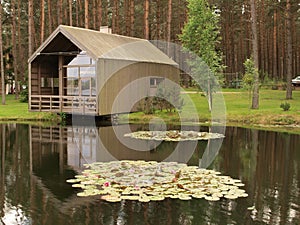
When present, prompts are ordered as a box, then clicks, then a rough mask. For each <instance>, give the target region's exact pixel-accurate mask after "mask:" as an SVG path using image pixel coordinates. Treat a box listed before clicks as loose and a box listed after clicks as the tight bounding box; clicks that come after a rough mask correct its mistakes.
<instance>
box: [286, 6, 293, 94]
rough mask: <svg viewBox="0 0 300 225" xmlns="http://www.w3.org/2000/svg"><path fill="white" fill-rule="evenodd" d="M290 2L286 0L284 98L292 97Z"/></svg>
mask: <svg viewBox="0 0 300 225" xmlns="http://www.w3.org/2000/svg"><path fill="white" fill-rule="evenodd" d="M291 20H292V16H291V2H290V0H286V43H287V58H286V65H287V70H286V82H287V85H286V99H292V97H293V96H292V94H293V90H292V76H293V75H292V73H293V64H292V63H293V61H292V57H293V51H292V31H291V29H292V25H291Z"/></svg>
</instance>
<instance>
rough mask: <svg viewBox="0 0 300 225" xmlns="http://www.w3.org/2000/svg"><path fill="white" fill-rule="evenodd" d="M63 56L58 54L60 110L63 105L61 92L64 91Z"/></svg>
mask: <svg viewBox="0 0 300 225" xmlns="http://www.w3.org/2000/svg"><path fill="white" fill-rule="evenodd" d="M63 60H64V59H63V56H62V55H60V56H58V79H59V101H60V103H59V105H60V107H59V108H60V111H61V112H62V106H63V98H62V97H63V93H64V77H63V65H64V62H63Z"/></svg>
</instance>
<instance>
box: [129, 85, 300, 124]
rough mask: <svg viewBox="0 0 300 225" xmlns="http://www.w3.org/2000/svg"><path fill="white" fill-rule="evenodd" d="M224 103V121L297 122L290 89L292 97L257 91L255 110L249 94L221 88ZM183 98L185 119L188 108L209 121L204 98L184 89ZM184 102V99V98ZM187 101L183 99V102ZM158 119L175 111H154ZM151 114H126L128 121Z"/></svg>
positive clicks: (299, 97) (299, 96)
mask: <svg viewBox="0 0 300 225" xmlns="http://www.w3.org/2000/svg"><path fill="white" fill-rule="evenodd" d="M222 93H223V96H224V102H225V105H226V117H227V122H228V123H244V124H264V125H293V124H297V125H300V91H299V90H295V91H293V99H292V100H285V94H286V92H285V91H282V90H260V99H259V109H256V110H254V109H251V99H249V93H248V92H247V91H245V90H242V89H224V90H222ZM182 97H183V98H184V99H185V100H186V99H187V98H190V99H191V100H192V102H193V104H194V106H193V105H192V104H190V103H188V104H185V105H184V107H183V110H182V115H183V117H184V118H185V119H186V120H187V121H188V120H189V118H191V112H192V108H196V110H197V113H198V115H199V119H200V122H204V121H210V119H211V113H210V112H209V110H208V103H207V99H206V97H205V96H204V95H203V93H201V92H197V91H195V90H188V96H187V95H182ZM185 102H186V101H185ZM285 102H288V103H289V104H290V106H291V108H290V110H289V111H283V109H282V108H280V104H281V103H285ZM186 103H187V102H186ZM155 116H159V117H161V118H162V119H166V120H169V121H170V120H171V121H176V120H177V121H178V120H179V119H178V115H177V113H160V112H158V113H156V114H155ZM152 117H153V115H144V114H143V113H137V114H132V115H130V118H131V119H132V120H136V121H137V120H139V118H140V119H141V118H142V120H144V121H147V120H148V119H149V118H152Z"/></svg>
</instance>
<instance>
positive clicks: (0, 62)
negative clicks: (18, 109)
mask: <svg viewBox="0 0 300 225" xmlns="http://www.w3.org/2000/svg"><path fill="white" fill-rule="evenodd" d="M2 13H3V9H2V3H1V1H0V34H2ZM0 66H1V92H2V93H1V95H2V105H5V94H6V93H5V78H4V62H3V40H2V35H0Z"/></svg>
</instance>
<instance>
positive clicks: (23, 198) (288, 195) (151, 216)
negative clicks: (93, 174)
mask: <svg viewBox="0 0 300 225" xmlns="http://www.w3.org/2000/svg"><path fill="white" fill-rule="evenodd" d="M173 129H174V127H173ZM104 130H105V129H104ZM53 132H54V130H53ZM65 135H67V132H65V133H63V135H61V138H62V137H65ZM68 135H70V134H68ZM58 136H59V135H58ZM91 136H93V135H91ZM27 137H29V128H28V125H20V124H18V125H13V124H11V125H1V124H0V148H1V151H0V154H1V155H0V156H1V165H0V217H1V218H3V216H4V214H5V212H4V211H3V208H4V204H7V203H9V205H10V206H14V207H15V208H19V209H22V212H23V214H22V215H21V214H20V215H19V216H22V218H23V220H25V219H26V218H27V219H28V218H29V219H30V220H32V221H33V224H58V225H59V224H110V223H114V222H116V221H117V220H119V221H126V223H127V224H162V223H163V224H207V223H215V224H221V222H224V221H226V222H227V223H237V224H247V223H248V224H251V223H253V219H255V220H257V223H262V222H264V223H269V224H272V223H277V221H280V223H282V224H299V210H298V209H299V202H300V185H299V181H300V170H299V168H300V165H299V164H300V152H299V146H300V138H299V135H290V134H284V133H277V132H270V131H258V130H251V129H242V128H234V127H232V128H230V127H229V128H227V129H226V138H225V139H224V141H223V145H222V148H221V149H220V152H219V155H218V156H217V158H216V159H215V160H214V162H213V164H212V166H211V168H213V169H216V170H218V171H220V172H222V173H223V174H227V175H230V176H232V177H236V178H240V179H241V180H242V181H243V182H244V183H245V184H246V187H245V189H246V191H247V193H249V197H248V198H246V199H239V200H238V201H227V200H221V201H220V202H216V203H211V202H208V201H205V200H193V201H180V200H172V199H167V200H165V201H162V202H150V203H146V204H145V203H139V202H131V201H125V202H122V203H120V204H111V203H108V202H104V201H100V200H98V199H97V198H95V197H94V198H80V199H78V198H77V197H76V193H74V195H70V197H68V198H65V199H63V200H59V198H58V197H57V196H56V195H55V194H53V192H52V190H51V188H49V187H51V185H49V183H52V184H55V182H56V183H57V187H58V189H59V187H60V189H64V187H61V186H60V184H59V183H61V182H62V181H59V179H57V176H61V175H62V174H63V173H67V172H66V170H65V169H66V168H68V166H67V160H66V158H64V159H63V158H59V156H58V155H57V154H58V153H61V152H62V153H64V157H66V150H67V149H66V147H63V148H62V149H61V150H59V149H60V148H59V142H52V143H48V144H46V143H45V144H32V143H30V141H29V138H27ZM86 138H88V137H86ZM56 139H57V137H56ZM108 140H109V139H108ZM37 141H38V140H37ZM65 141H66V138H62V145H63V146H66V145H67V144H66V142H65ZM30 146H31V149H30ZM205 146H206V143H205V142H200V147H199V146H198V147H199V150H198V151H199V152H197V153H195V154H194V155H193V156H192V159H191V162H196V163H197V162H198V159H199V156H201V155H202V154H203V148H205ZM172 147H173V146H171V144H168V146H167V147H166V148H170V149H171V148H172ZM60 151H61V152H60ZM30 152H34V154H35V155H34V156H33V157H32V158H30ZM166 152H168V151H166ZM114 153H117V151H116V152H114ZM43 154H44V156H43ZM51 154H52V156H53V155H56V156H55V157H56V159H55V160H56V162H57V163H56V164H55V166H56V168H53V170H49V171H48V172H49V173H51V171H52V172H53V171H54V170H55V171H56V172H55V174H52V175H53V176H51V175H50V174H49V173H48V172H47V167H49V166H51V162H50V158H51ZM148 154H152V153H148ZM47 155H48V156H49V157H48V156H47ZM43 157H45V158H44V159H43V160H42V158H43ZM60 159H61V160H62V159H63V160H62V161H59V160H60ZM31 160H32V161H31ZM45 160H46V161H47V160H48V161H49V164H50V165H46V164H45V163H44V161H45ZM31 162H32V163H33V164H32V165H31V164H30V163H31ZM60 162H63V165H62V166H61V164H60ZM35 163H36V164H35ZM40 166H43V167H44V168H43V170H44V172H43V173H42V174H40V176H37V173H35V172H34V170H37V169H40ZM52 166H54V164H53V165H52ZM31 168H33V172H34V173H33V174H32V176H31V172H30V170H31ZM61 177H63V175H62V176H61ZM70 178H71V177H70ZM47 179H48V181H47V182H45V180H47ZM252 205H254V206H255V209H256V210H257V212H255V210H253V211H250V210H247V208H248V207H249V206H252ZM0 221H1V220H0ZM0 223H1V222H0Z"/></svg>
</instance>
